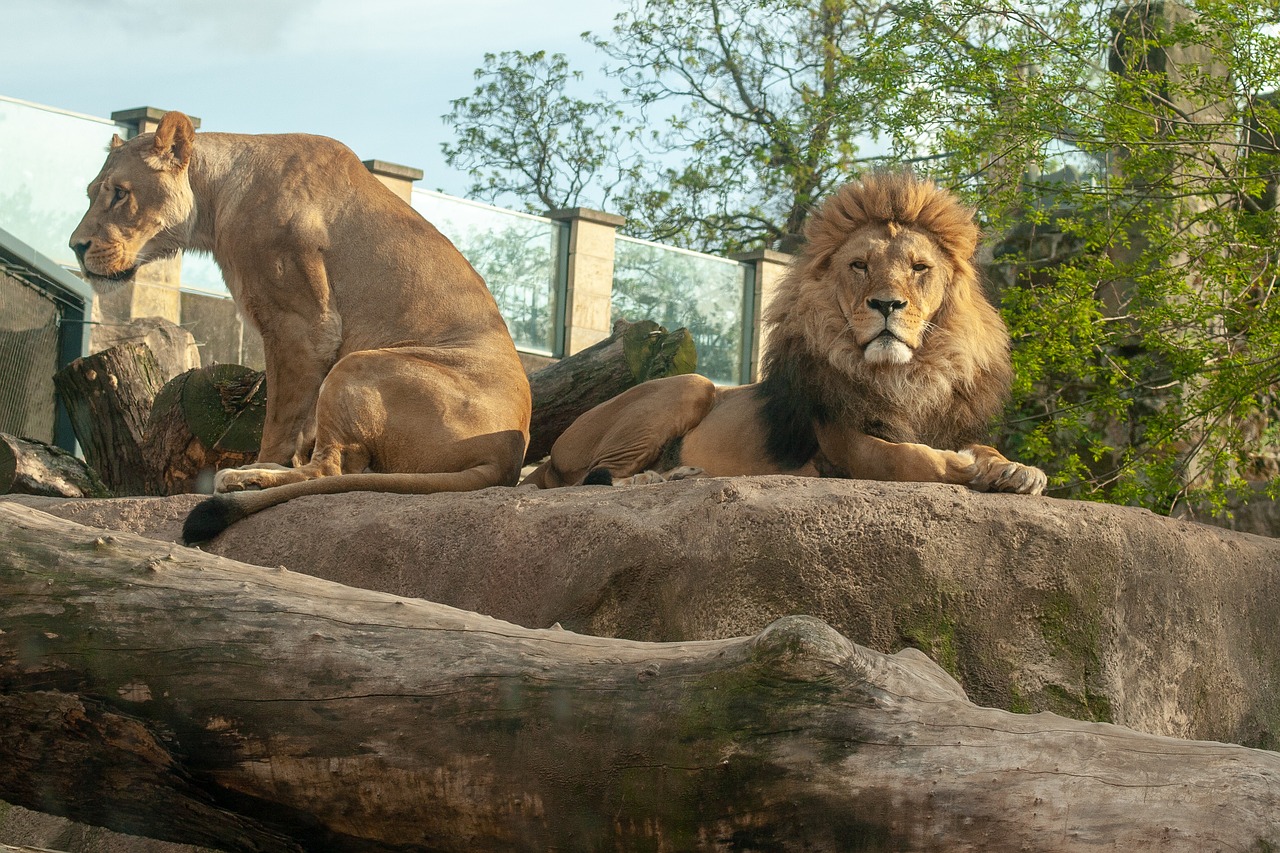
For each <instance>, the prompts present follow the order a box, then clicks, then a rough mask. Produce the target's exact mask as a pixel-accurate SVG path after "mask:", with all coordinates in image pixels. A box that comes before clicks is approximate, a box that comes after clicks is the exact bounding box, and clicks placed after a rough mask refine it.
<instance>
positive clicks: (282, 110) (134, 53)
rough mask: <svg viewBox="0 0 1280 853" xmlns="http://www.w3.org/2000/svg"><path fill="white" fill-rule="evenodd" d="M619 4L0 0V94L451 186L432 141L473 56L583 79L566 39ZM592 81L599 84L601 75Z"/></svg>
mask: <svg viewBox="0 0 1280 853" xmlns="http://www.w3.org/2000/svg"><path fill="white" fill-rule="evenodd" d="M623 7H624V4H623V0H541V2H538V0H448V2H446V1H445V0H416V2H415V0H0V32H2V33H3V34H4V35H5V38H4V49H3V50H0V95H4V96H7V97H10V98H17V99H20V100H24V101H31V102H34V103H38V104H43V105H46V106H51V107H56V108H58V109H62V110H69V111H71V112H76V113H84V114H88V115H93V116H99V117H103V118H106V117H109V116H110V114H111V113H112V112H113V111H116V110H122V109H129V108H132V107H141V106H149V107H158V108H161V109H177V110H182V111H183V112H186V113H188V114H190V115H193V116H197V117H199V118H200V120H201V128H200V129H201V130H208V131H224V132H231V133H283V132H291V131H299V132H306V133H318V134H323V135H325V136H332V137H334V138H336V139H340V140H341V141H343V142H345V143H346V144H347V145H348V146H350V147H351V148H352V149H353V150H354V151H355V152H356V154H357V155H359V157H360V159H362V160H369V159H378V160H387V161H390V162H393V163H400V164H403V165H407V166H415V167H417V168H419V169H422V170H423V171H424V172H425V173H426V174H425V175H424V177H423V179H422V180H421V181H419V182H418V183H417V184H416V186H418V187H420V188H424V189H438V190H442V191H444V192H447V193H451V194H453V195H465V191H466V188H467V186H468V185H469V181H468V179H467V176H466V175H465V174H464V173H462V172H459V171H456V170H454V169H451V168H450V167H448V166H447V165H446V164H445V162H444V157H443V155H442V154H441V153H440V144H441V143H442V142H446V141H451V140H452V139H453V136H452V131H451V129H450V128H449V127H448V126H447V125H445V123H444V122H443V121H442V120H441V116H443V115H445V114H446V113H448V112H449V110H450V103H449V102H450V101H451V100H452V99H455V98H458V97H462V96H465V95H469V94H470V93H471V92H472V90H473V89H474V88H475V84H476V81H475V79H474V77H473V72H474V70H475V69H476V68H478V67H479V66H480V65H481V64H482V63H483V60H484V55H485V53H498V52H501V51H504V50H522V51H526V52H528V51H534V50H547V51H548V52H560V53H565V54H567V55H568V56H569V57H570V61H571V64H572V65H573V66H574V67H576V68H578V69H580V70H582V71H583V72H586V73H587V74H588V75H589V78H590V76H591V75H594V74H595V73H596V72H598V69H599V67H600V65H601V64H602V62H603V60H602V58H601V57H600V56H599V55H598V54H597V52H596V51H595V50H594V49H593V48H592V47H591V46H590V45H588V44H586V43H585V42H584V41H583V40H582V37H581V34H582V32H583V31H585V30H590V31H592V32H594V33H598V34H600V35H606V34H607V33H608V32H609V30H610V28H611V26H612V23H613V19H614V17H615V16H616V15H617V14H618V13H619V12H620V11H622V9H623ZM600 79H601V81H602V82H603V77H602V76H601V78H600Z"/></svg>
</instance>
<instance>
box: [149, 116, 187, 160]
mask: <svg viewBox="0 0 1280 853" xmlns="http://www.w3.org/2000/svg"><path fill="white" fill-rule="evenodd" d="M195 140H196V129H195V128H194V127H192V125H191V119H189V118H187V117H186V115H185V114H183V113H180V112H177V111H176V110H174V111H172V112H167V113H165V114H164V115H163V116H161V118H160V126H159V127H157V128H156V138H155V142H154V154H155V157H156V158H157V159H158V160H160V161H161V162H162V163H170V164H172V165H173V166H175V167H176V168H177V169H178V170H179V171H181V170H182V169H185V168H187V163H189V162H191V145H192V143H194V142H195Z"/></svg>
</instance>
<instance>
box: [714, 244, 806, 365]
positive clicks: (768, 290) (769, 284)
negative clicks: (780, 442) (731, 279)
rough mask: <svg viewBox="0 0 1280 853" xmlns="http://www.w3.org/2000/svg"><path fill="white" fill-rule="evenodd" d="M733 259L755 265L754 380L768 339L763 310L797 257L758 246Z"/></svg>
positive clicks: (752, 349)
mask: <svg viewBox="0 0 1280 853" xmlns="http://www.w3.org/2000/svg"><path fill="white" fill-rule="evenodd" d="M729 257H730V258H731V259H732V260H735V261H738V262H740V263H744V264H751V265H752V266H754V268H755V270H754V274H753V275H752V276H751V280H752V282H753V286H752V298H751V306H752V311H751V315H752V316H751V329H752V333H751V372H750V373H749V374H748V375H749V376H750V381H751V382H757V381H759V379H760V359H761V356H762V354H763V353H764V352H766V349H765V347H766V346H767V344H768V342H767V341H766V340H765V332H764V313H765V311H766V310H768V308H769V304H770V303H771V302H773V297H774V296H776V295H777V292H778V285H780V284H781V283H782V280H783V278H785V277H786V275H787V271H788V270H789V269H790V268H791V261H792V258H793V257H794V256H793V255H789V254H787V253H786V252H775V251H774V250H772V249H756V250H754V251H751V252H739V253H737V254H733V255H730V256H729Z"/></svg>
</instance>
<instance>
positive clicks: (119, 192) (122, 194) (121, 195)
mask: <svg viewBox="0 0 1280 853" xmlns="http://www.w3.org/2000/svg"><path fill="white" fill-rule="evenodd" d="M128 197H129V191H128V190H127V189H125V188H124V187H116V191H115V192H113V193H112V194H111V204H113V205H116V204H119V203H120V202H122V201H124V200H125V199H126V198H128Z"/></svg>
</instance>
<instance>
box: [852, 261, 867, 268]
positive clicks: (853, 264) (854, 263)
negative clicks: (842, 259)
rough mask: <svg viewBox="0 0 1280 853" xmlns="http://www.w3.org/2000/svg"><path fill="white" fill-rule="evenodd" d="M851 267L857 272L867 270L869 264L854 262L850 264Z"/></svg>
mask: <svg viewBox="0 0 1280 853" xmlns="http://www.w3.org/2000/svg"><path fill="white" fill-rule="evenodd" d="M849 266H851V267H853V268H854V269H855V270H865V269H866V268H867V262H866V261H854V262H853V263H851V264H849Z"/></svg>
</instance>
